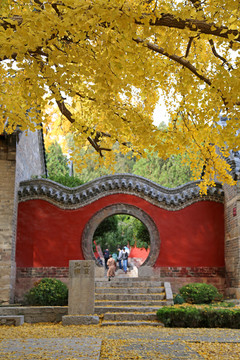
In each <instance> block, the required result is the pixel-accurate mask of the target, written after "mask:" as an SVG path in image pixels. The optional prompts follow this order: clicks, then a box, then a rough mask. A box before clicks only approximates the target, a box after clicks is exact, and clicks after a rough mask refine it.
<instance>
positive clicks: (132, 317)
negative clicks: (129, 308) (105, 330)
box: [103, 312, 157, 321]
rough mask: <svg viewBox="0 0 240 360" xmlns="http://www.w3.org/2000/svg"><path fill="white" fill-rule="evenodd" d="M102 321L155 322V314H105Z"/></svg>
mask: <svg viewBox="0 0 240 360" xmlns="http://www.w3.org/2000/svg"><path fill="white" fill-rule="evenodd" d="M103 320H104V321H156V320H157V314H156V312H145V313H136V312H118V313H112V312H107V313H105V314H104V318H103Z"/></svg>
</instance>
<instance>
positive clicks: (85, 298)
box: [68, 260, 95, 315]
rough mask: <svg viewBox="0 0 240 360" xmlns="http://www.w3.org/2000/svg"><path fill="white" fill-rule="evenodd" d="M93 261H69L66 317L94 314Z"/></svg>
mask: <svg viewBox="0 0 240 360" xmlns="http://www.w3.org/2000/svg"><path fill="white" fill-rule="evenodd" d="M94 272H95V261H93V260H70V261H69V295H68V315H88V314H93V313H94V303H95V278H94Z"/></svg>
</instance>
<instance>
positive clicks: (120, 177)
mask: <svg viewBox="0 0 240 360" xmlns="http://www.w3.org/2000/svg"><path fill="white" fill-rule="evenodd" d="M200 181H201V180H199V181H191V182H188V183H186V184H184V185H181V186H178V187H176V188H173V189H169V188H166V187H163V186H161V185H159V184H157V183H155V182H153V181H151V180H148V179H146V178H144V177H142V176H138V175H133V174H114V175H106V176H102V177H100V178H97V179H95V180H92V181H90V182H88V183H85V184H83V185H80V186H78V187H75V188H69V187H66V186H63V185H61V184H58V183H56V182H54V181H52V180H48V179H34V180H27V181H23V182H21V183H20V186H19V191H18V197H19V201H20V202H21V201H27V200H31V199H44V200H46V201H49V202H51V203H54V204H56V205H57V206H60V207H64V208H79V207H81V206H85V205H87V204H89V203H91V202H93V201H95V200H98V199H100V198H101V197H104V196H108V195H112V194H116V193H124V194H131V195H136V196H138V197H141V198H143V199H145V200H147V201H149V202H151V203H154V204H155V205H157V206H159V207H163V208H170V209H172V210H177V209H178V208H179V207H180V208H183V207H185V206H188V205H190V203H193V202H197V201H204V200H211V201H216V202H221V203H222V202H223V199H224V191H223V189H222V186H221V184H219V183H217V184H216V186H215V187H211V188H209V189H208V191H207V195H203V196H201V195H200V192H199V191H200V189H199V186H198V184H199V183H200Z"/></svg>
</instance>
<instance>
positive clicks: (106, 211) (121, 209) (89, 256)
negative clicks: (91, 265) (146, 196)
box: [82, 203, 161, 266]
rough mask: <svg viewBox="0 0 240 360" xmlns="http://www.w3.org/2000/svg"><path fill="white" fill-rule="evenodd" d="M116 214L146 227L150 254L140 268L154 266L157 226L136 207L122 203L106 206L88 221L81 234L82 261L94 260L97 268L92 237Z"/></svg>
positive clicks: (156, 255)
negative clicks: (130, 218) (129, 217)
mask: <svg viewBox="0 0 240 360" xmlns="http://www.w3.org/2000/svg"><path fill="white" fill-rule="evenodd" d="M118 214H127V215H131V216H134V217H135V218H137V219H138V220H140V221H141V222H142V223H143V224H144V225H145V226H146V228H147V229H148V232H149V235H150V252H149V255H148V257H147V259H146V260H145V261H144V263H143V264H142V265H141V266H145V265H148V266H154V264H155V263H156V261H157V258H158V255H159V251H160V244H161V241H160V236H159V232H158V229H157V226H156V224H155V223H154V221H153V220H152V218H151V217H150V216H149V215H148V214H147V213H146V212H145V211H143V210H142V209H140V208H138V207H136V206H133V205H129V204H123V203H119V204H114V205H109V206H106V207H105V208H103V209H101V210H99V211H98V212H96V213H95V214H94V215H93V216H92V218H91V219H90V220H89V221H88V223H87V224H86V226H85V228H84V230H83V234H82V251H83V256H84V259H85V260H95V262H96V265H98V266H99V264H98V263H97V261H96V258H95V256H94V252H93V248H92V242H93V235H94V233H95V231H96V229H97V227H98V226H99V225H100V224H101V222H102V221H103V220H104V219H106V218H108V217H110V216H113V215H118Z"/></svg>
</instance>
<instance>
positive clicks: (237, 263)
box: [224, 180, 240, 299]
mask: <svg viewBox="0 0 240 360" xmlns="http://www.w3.org/2000/svg"><path fill="white" fill-rule="evenodd" d="M224 191H225V265H226V286H227V295H229V296H231V297H236V298H238V299H239V298H240V180H238V182H237V185H236V186H234V187H230V186H228V185H225V186H224Z"/></svg>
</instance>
